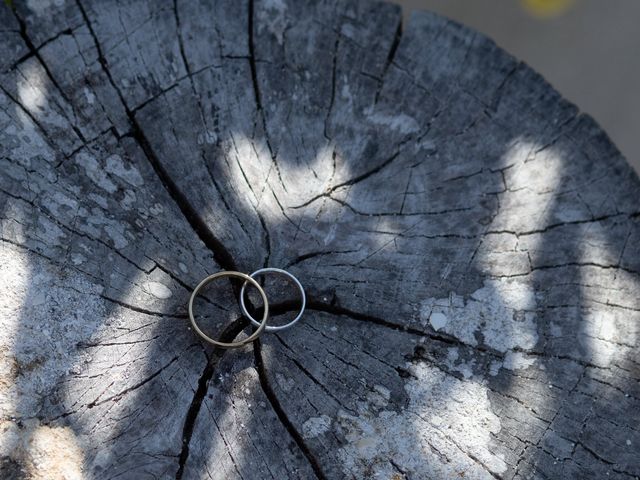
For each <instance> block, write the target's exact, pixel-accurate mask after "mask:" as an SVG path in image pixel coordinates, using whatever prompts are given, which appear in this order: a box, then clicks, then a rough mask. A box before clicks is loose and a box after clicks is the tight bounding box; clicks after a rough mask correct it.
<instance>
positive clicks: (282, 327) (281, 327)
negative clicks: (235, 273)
mask: <svg viewBox="0 0 640 480" xmlns="http://www.w3.org/2000/svg"><path fill="white" fill-rule="evenodd" d="M263 273H275V274H277V275H283V276H285V277H288V278H289V279H291V280H292V281H293V283H294V284H295V285H296V287H298V290H300V296H301V297H302V304H301V306H300V312H299V313H298V315H297V316H296V318H294V319H293V320H291V321H290V322H289V323H287V324H285V325H279V326H267V327H266V329H265V331H267V332H277V331H280V330H285V329H287V328H289V327H292V326H293V325H294V324H295V323H296V322H297V321H298V320H300V318H302V313H303V312H304V308H305V306H306V304H307V297H306V295H305V294H304V288H302V284H301V283H300V281H299V280H298V279H297V278H296V277H295V276H293V275H292V274H291V273H289V272H287V271H286V270H281V269H279V268H261V269H260V270H256V271H255V272H253V273H252V274H251V275H250V276H249V278H250V279H251V281H249V280H247V281H246V282H244V284H243V285H242V288H241V289H240V309H241V310H242V313H243V314H244V316H245V317H247V318H248V319H249V320H250V321H251V323H253V324H254V325H262V324H261V323H260V322H258V321H257V320H256V319H255V318H253V317H252V316H251V315H250V314H249V312H248V311H247V307H246V305H245V303H244V291H245V288H246V286H247V284H248V283H251V285H254V286H255V280H254V278H255V277H256V276H258V275H260V274H263ZM263 293H264V292H260V294H261V295H262V298H263V301H264V302H265V308H266V307H267V306H268V305H267V303H266V300H265V299H264V298H265V297H264V294H263ZM265 311H266V310H265ZM263 321H264V320H263Z"/></svg>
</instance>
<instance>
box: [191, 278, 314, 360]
mask: <svg viewBox="0 0 640 480" xmlns="http://www.w3.org/2000/svg"><path fill="white" fill-rule="evenodd" d="M223 277H235V278H241V279H243V280H244V284H243V286H242V291H243V292H244V286H245V285H246V284H247V283H250V284H251V285H253V286H254V287H256V288H257V289H258V293H260V296H261V297H262V301H263V302H264V314H263V315H262V321H261V322H258V321H257V320H255V319H253V318H252V317H251V316H249V315H248V313H246V309H245V308H244V304H242V309H243V310H242V311H243V313H244V314H245V315H247V317H248V318H249V319H250V320H251V322H252V323H253V324H254V325H257V326H258V328H257V329H256V331H255V332H253V333H252V334H251V335H250V336H248V337H247V338H245V339H243V340H240V341H239V342H231V343H225V342H219V341H217V340H214V339H213V338H211V337H209V336H208V335H207V334H206V333H204V332H203V331H202V330H200V327H198V324H197V323H196V319H195V317H194V316H193V302H194V300H195V298H196V296H197V295H198V292H199V291H200V290H202V289H203V288H204V287H205V286H206V285H208V284H209V283H211V282H213V281H214V280H217V279H219V278H223ZM301 288H302V287H301ZM241 295H242V294H241ZM303 295H304V293H303ZM241 298H242V297H241ZM303 305H304V304H303ZM189 319H190V320H191V325H192V326H193V329H194V330H195V331H196V332H197V333H198V335H200V336H201V337H202V338H203V339H205V340H206V341H207V342H209V343H212V344H213V345H215V346H216V347H221V348H238V347H242V346H244V345H246V344H247V343H251V342H253V341H254V340H255V339H256V338H258V336H259V335H260V334H261V333H262V331H263V330H264V328H265V327H266V325H267V321H268V320H269V302H268V301H267V295H266V294H265V293H264V290H263V289H262V287H261V286H260V284H259V283H258V282H256V281H255V280H254V279H253V278H251V277H250V276H249V275H247V274H246V273H241V272H233V271H224V272H218V273H214V274H213V275H210V276H208V277H207V278H205V279H204V280H202V281H201V282H200V283H199V284H198V286H197V287H196V288H195V289H194V290H193V293H192V294H191V298H189Z"/></svg>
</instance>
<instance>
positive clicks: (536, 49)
mask: <svg viewBox="0 0 640 480" xmlns="http://www.w3.org/2000/svg"><path fill="white" fill-rule="evenodd" d="M392 1H394V2H395V3H397V4H400V5H401V6H402V7H403V9H404V16H405V21H406V20H408V17H409V15H410V12H411V11H413V10H416V9H424V10H431V11H434V12H437V13H440V14H442V15H444V16H446V17H449V18H452V19H454V20H457V21H458V22H461V23H463V24H465V25H469V26H471V27H473V28H475V29H476V30H478V31H480V32H482V33H484V34H486V35H488V36H489V37H491V38H492V39H493V40H495V41H496V43H497V44H498V45H499V46H501V47H502V48H504V49H505V50H507V51H508V52H509V53H511V54H513V55H514V56H516V57H517V58H519V59H520V60H524V61H525V62H526V63H528V64H529V65H530V66H532V67H533V68H534V69H535V70H536V71H538V72H539V73H541V74H542V75H543V76H544V77H545V78H546V79H547V80H548V81H549V82H551V84H552V85H553V86H554V87H555V88H556V89H557V90H559V91H560V92H561V93H562V94H563V95H564V97H565V98H567V99H568V100H570V101H572V102H573V103H575V104H576V105H577V106H578V107H579V108H580V109H581V110H582V111H584V112H587V113H589V114H590V115H591V116H593V117H594V118H595V119H596V120H597V121H598V123H600V125H601V126H602V127H603V128H604V130H605V131H606V132H607V133H608V134H609V136H610V137H611V138H612V140H613V142H614V143H615V144H616V145H617V146H618V148H619V149H620V151H621V152H622V153H623V155H625V156H626V157H627V159H628V161H629V163H630V164H631V165H632V166H633V167H634V168H635V170H636V172H638V173H639V174H640V138H639V137H640V120H639V117H640V115H639V114H640V28H639V27H638V21H639V20H640V1H639V0H607V1H604V0H392Z"/></svg>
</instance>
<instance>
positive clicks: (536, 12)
mask: <svg viewBox="0 0 640 480" xmlns="http://www.w3.org/2000/svg"><path fill="white" fill-rule="evenodd" d="M520 1H521V3H522V5H523V6H524V8H525V10H527V11H528V12H529V13H530V14H531V15H533V16H536V17H539V18H551V17H557V16H558V15H562V14H563V13H565V12H566V11H567V10H569V8H570V7H571V5H573V4H574V3H575V0H520Z"/></svg>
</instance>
